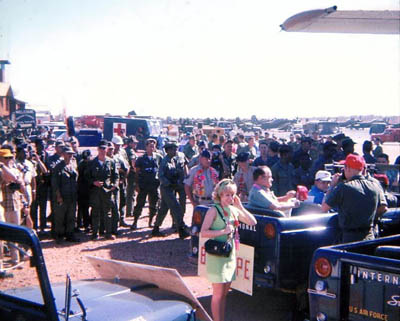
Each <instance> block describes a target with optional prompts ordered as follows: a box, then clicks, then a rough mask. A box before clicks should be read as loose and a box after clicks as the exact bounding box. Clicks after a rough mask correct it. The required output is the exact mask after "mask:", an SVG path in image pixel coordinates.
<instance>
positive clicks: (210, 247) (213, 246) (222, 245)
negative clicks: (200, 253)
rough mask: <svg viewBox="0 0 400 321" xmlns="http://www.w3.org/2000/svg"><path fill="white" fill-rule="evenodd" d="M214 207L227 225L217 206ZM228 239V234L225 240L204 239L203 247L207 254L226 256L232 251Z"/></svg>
mask: <svg viewBox="0 0 400 321" xmlns="http://www.w3.org/2000/svg"><path fill="white" fill-rule="evenodd" d="M215 209H216V210H217V212H218V214H219V216H221V218H222V220H223V221H224V223H225V226H227V225H228V223H227V222H226V220H225V217H224V216H223V215H222V214H221V212H220V211H219V209H218V207H216V206H215ZM230 239H231V237H230V236H228V239H227V240H226V242H222V241H217V240H213V239H209V240H207V241H206V243H204V248H205V250H206V252H207V253H208V254H212V255H217V256H223V257H228V256H229V255H230V254H231V251H232V244H231V242H230Z"/></svg>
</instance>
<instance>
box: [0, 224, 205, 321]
mask: <svg viewBox="0 0 400 321" xmlns="http://www.w3.org/2000/svg"><path fill="white" fill-rule="evenodd" d="M0 241H2V242H0V244H1V243H3V245H2V246H3V247H4V248H5V249H6V251H5V252H7V251H9V250H10V249H11V248H12V247H14V248H16V249H18V251H19V252H20V253H22V254H23V256H24V257H26V258H28V259H29V260H28V262H24V263H20V264H19V268H22V269H23V271H15V273H28V274H29V275H31V276H32V278H37V281H38V284H39V286H33V287H23V286H22V287H21V288H17V289H8V290H4V288H3V287H1V288H0V320H7V321H13V320H15V321H25V320H26V321H28V320H29V321H31V320H33V321H36V320H47V321H49V320H50V321H56V320H96V321H97V320H102V321H106V320H112V321H118V320H154V321H159V320H171V321H172V320H175V321H177V320H181V321H189V320H196V311H195V308H194V307H192V305H193V306H195V307H196V303H195V304H193V301H191V300H190V299H188V295H186V294H187V293H188V292H190V291H188V290H187V288H186V289H185V286H183V291H181V292H179V291H175V293H173V292H172V291H167V290H165V289H163V288H161V287H159V286H158V285H157V281H155V282H154V283H150V282H147V281H140V280H138V279H140V278H138V275H139V274H140V273H142V274H151V273H149V272H147V271H146V268H147V269H148V270H149V271H150V272H152V273H153V275H152V278H153V279H155V278H154V274H155V273H157V267H155V266H145V265H138V264H136V265H135V264H133V263H126V262H121V261H115V260H104V259H98V258H93V257H92V258H90V257H89V259H91V260H92V261H93V262H91V263H92V264H94V265H96V266H97V267H99V268H100V269H101V270H103V272H104V273H105V274H104V275H107V276H108V277H107V278H102V279H93V280H83V281H77V282H74V284H73V285H72V282H71V279H70V278H69V277H68V276H67V282H66V284H54V285H52V284H50V281H49V276H48V273H47V269H46V264H45V261H44V257H43V253H42V248H41V245H40V241H39V239H38V237H37V235H36V234H35V232H34V231H33V230H31V229H28V228H26V227H23V226H17V225H12V224H7V223H4V222H0ZM6 259H7V256H6V255H5V256H3V261H7V260H6ZM131 265H132V266H131ZM6 268H7V265H6ZM107 269H108V271H107ZM140 269H141V270H142V271H141V272H140ZM160 269H161V270H162V269H163V268H160ZM110 271H111V272H110ZM132 271H134V272H137V273H132ZM161 272H162V273H164V275H167V276H168V275H169V276H172V277H169V278H168V282H169V283H170V284H169V286H170V288H172V287H176V288H179V284H177V282H175V281H174V279H173V276H174V272H175V274H177V272H176V270H174V269H164V271H161ZM100 275H101V276H102V275H103V273H102V271H100ZM175 276H176V275H175ZM178 279H179V276H178V277H177V278H176V280H178ZM2 282H5V280H4V279H0V284H1V283H2ZM162 282H163V281H161V283H162ZM181 288H182V287H181ZM185 291H186V292H185ZM206 319H207V320H209V318H206Z"/></svg>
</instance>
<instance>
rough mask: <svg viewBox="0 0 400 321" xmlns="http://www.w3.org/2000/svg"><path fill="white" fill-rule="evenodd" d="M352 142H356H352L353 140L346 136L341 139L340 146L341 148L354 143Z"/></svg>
mask: <svg viewBox="0 0 400 321" xmlns="http://www.w3.org/2000/svg"><path fill="white" fill-rule="evenodd" d="M354 144H356V143H355V142H353V140H352V139H351V138H348V137H347V138H346V139H343V141H342V147H343V148H346V147H347V146H350V145H354Z"/></svg>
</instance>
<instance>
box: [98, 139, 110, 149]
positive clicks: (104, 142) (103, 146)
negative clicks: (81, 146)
mask: <svg viewBox="0 0 400 321" xmlns="http://www.w3.org/2000/svg"><path fill="white" fill-rule="evenodd" d="M107 143H108V142H107V141H106V140H105V139H102V140H100V142H99V145H98V146H99V147H101V148H107Z"/></svg>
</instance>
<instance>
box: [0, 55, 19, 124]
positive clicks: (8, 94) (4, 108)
mask: <svg viewBox="0 0 400 321" xmlns="http://www.w3.org/2000/svg"><path fill="white" fill-rule="evenodd" d="M9 64H10V62H9V61H8V60H0V117H6V118H10V115H11V114H12V113H13V112H15V111H16V110H19V109H25V102H23V101H21V100H18V99H15V98H14V94H13V91H12V88H11V85H10V84H9V83H7V82H5V65H9Z"/></svg>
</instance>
